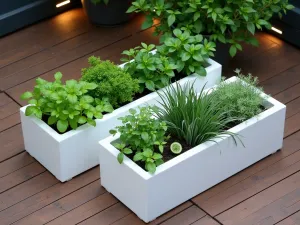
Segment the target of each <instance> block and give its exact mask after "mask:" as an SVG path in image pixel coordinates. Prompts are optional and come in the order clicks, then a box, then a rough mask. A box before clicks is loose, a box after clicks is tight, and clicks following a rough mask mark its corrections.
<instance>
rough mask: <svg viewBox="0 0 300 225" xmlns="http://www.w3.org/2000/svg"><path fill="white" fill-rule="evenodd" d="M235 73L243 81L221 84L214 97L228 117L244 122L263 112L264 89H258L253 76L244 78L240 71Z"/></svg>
mask: <svg viewBox="0 0 300 225" xmlns="http://www.w3.org/2000/svg"><path fill="white" fill-rule="evenodd" d="M235 72H236V73H237V75H238V77H239V78H240V79H241V80H238V81H235V82H231V83H226V82H221V84H220V85H219V86H218V87H217V88H216V90H215V91H213V92H212V96H213V97H214V101H216V102H218V103H219V107H221V109H222V111H223V112H225V113H226V115H227V117H235V118H237V119H238V120H239V121H240V122H242V121H245V120H247V119H250V118H252V117H254V116H256V115H258V114H259V113H261V112H262V110H263V109H262V103H263V98H261V97H260V91H262V88H259V87H257V85H258V79H257V78H256V77H252V76H251V74H248V75H247V76H244V75H243V74H241V70H239V69H237V70H236V71H235ZM243 81H244V82H243Z"/></svg>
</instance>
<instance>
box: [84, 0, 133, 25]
mask: <svg viewBox="0 0 300 225" xmlns="http://www.w3.org/2000/svg"><path fill="white" fill-rule="evenodd" d="M81 2H82V6H83V8H84V11H85V13H86V15H87V16H88V18H89V20H90V22H91V23H93V24H95V25H98V26H117V25H120V24H123V23H125V22H127V21H129V20H130V18H131V17H132V15H133V14H128V13H126V11H127V9H128V8H129V7H130V5H131V2H132V0H109V2H108V4H107V5H106V4H104V3H103V2H101V3H98V4H96V5H95V4H93V3H92V2H91V0H81Z"/></svg>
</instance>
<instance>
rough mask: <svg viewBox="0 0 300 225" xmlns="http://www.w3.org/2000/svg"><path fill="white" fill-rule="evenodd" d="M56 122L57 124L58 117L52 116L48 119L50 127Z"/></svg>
mask: <svg viewBox="0 0 300 225" xmlns="http://www.w3.org/2000/svg"><path fill="white" fill-rule="evenodd" d="M56 122H57V117H56V116H50V117H49V118H48V124H49V125H52V124H55V123H56Z"/></svg>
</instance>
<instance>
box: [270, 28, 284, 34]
mask: <svg viewBox="0 0 300 225" xmlns="http://www.w3.org/2000/svg"><path fill="white" fill-rule="evenodd" d="M271 30H273V31H275V32H276V33H278V34H282V31H281V30H279V29H277V28H276V27H272V28H271Z"/></svg>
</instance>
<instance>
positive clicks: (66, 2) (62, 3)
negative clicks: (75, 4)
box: [56, 0, 71, 8]
mask: <svg viewBox="0 0 300 225" xmlns="http://www.w3.org/2000/svg"><path fill="white" fill-rule="evenodd" d="M70 2H71V1H70V0H67V1H63V2H61V3H58V4H56V8H59V7H62V6H64V5H67V4H69V3H70Z"/></svg>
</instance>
